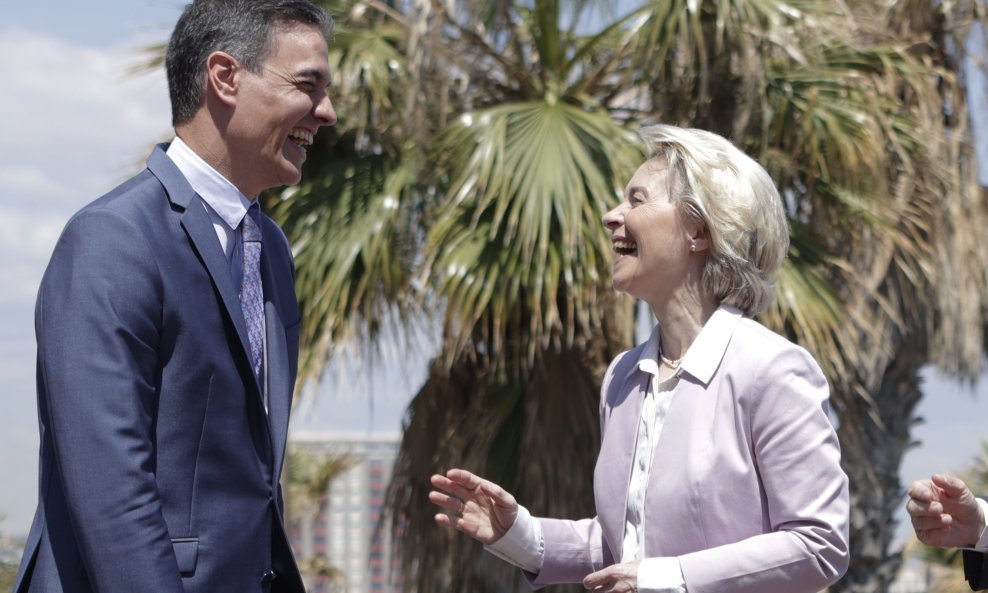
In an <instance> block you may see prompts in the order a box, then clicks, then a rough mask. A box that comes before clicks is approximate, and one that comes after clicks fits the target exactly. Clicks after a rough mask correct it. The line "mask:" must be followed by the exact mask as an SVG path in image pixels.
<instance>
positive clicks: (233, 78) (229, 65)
mask: <svg viewBox="0 0 988 593" xmlns="http://www.w3.org/2000/svg"><path fill="white" fill-rule="evenodd" d="M241 71H242V67H241V65H240V62H238V61H237V59H236V58H234V57H233V56H231V55H230V54H228V53H226V52H223V51H214V52H213V53H211V54H209V57H208V58H206V92H207V93H209V94H212V95H213V96H214V97H216V98H217V99H219V100H220V101H222V102H223V103H226V104H228V105H233V104H235V103H236V101H237V88H238V85H239V82H240V80H239V75H240V72H241Z"/></svg>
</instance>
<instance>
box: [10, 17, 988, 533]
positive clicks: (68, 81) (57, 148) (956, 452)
mask: <svg viewBox="0 0 988 593" xmlns="http://www.w3.org/2000/svg"><path fill="white" fill-rule="evenodd" d="M182 4H183V2H180V1H178V0H127V1H125V0H93V1H91V2H77V1H69V0H60V1H55V2H51V1H48V2H44V1H42V2H36V3H28V2H6V3H4V4H3V5H2V6H0V80H2V81H4V82H3V86H2V87H0V88H2V90H0V131H2V132H3V133H2V134H0V249H2V252H3V253H5V254H7V257H5V258H2V259H0V278H3V290H2V291H0V385H2V386H3V391H2V397H0V475H2V476H3V477H4V483H5V486H4V487H3V488H0V515H4V516H6V519H5V521H4V522H3V523H0V529H2V530H4V531H7V532H9V533H13V534H20V535H22V534H24V533H26V532H27V529H28V527H29V525H30V520H31V516H32V514H33V511H34V505H35V497H36V492H37V446H38V436H37V416H36V412H35V388H34V357H35V343H34V331H33V314H34V313H33V310H34V297H35V292H36V291H37V286H38V282H39V281H40V278H41V274H42V273H43V271H44V267H45V265H46V264H47V261H48V257H49V255H50V252H51V249H52V247H53V245H54V242H55V240H56V238H57V237H58V233H59V232H60V230H61V227H62V225H63V224H64V223H65V221H66V220H67V219H68V217H69V216H70V215H71V214H72V213H73V212H74V211H76V210H78V209H79V208H80V207H82V206H83V205H84V204H86V203H87V202H89V201H91V200H93V199H95V198H96V197H98V196H99V195H101V194H102V193H103V192H105V191H107V190H109V189H110V188H112V187H113V186H114V185H116V184H117V183H118V182H120V181H122V180H123V179H125V178H126V177H128V176H129V175H131V174H132V173H133V172H135V171H136V170H137V168H138V167H140V166H141V164H142V163H143V161H144V158H145V157H146V155H147V153H148V152H149V150H150V147H151V145H153V144H154V143H155V142H157V141H160V140H162V139H167V138H168V137H169V135H170V126H169V111H168V100H167V90H166V87H165V84H164V80H163V78H164V77H163V74H162V73H160V72H154V73H150V74H143V75H140V76H134V75H132V74H130V71H131V69H132V68H133V67H134V66H135V65H137V64H139V63H140V61H141V58H142V55H141V53H140V51H138V48H140V47H143V46H145V45H147V44H149V43H155V42H162V41H164V40H165V39H166V38H167V36H168V33H169V31H170V29H171V26H172V24H173V23H174V21H175V20H176V19H177V17H178V15H179V13H180V10H181V6H182ZM426 342H428V340H426ZM423 350H428V347H424V348H423ZM422 359H423V356H422V355H418V356H416V355H415V354H412V355H410V354H409V352H408V351H407V350H402V349H400V348H398V347H395V348H394V349H393V350H391V351H388V352H385V353H384V358H383V362H382V363H381V364H378V365H375V368H376V369H378V371H379V372H377V373H371V372H369V371H368V370H367V367H366V366H360V365H358V364H354V363H353V362H352V360H353V358H351V357H348V358H347V360H349V361H351V362H349V363H348V364H345V365H337V366H336V367H334V368H333V369H331V370H330V371H329V372H328V373H327V380H326V381H324V384H323V385H320V386H318V387H314V388H313V389H312V391H311V392H310V393H307V394H306V395H307V396H308V398H307V402H309V403H310V405H303V406H301V407H300V410H302V411H303V412H304V415H302V416H299V417H297V418H296V419H295V420H293V423H294V424H293V426H294V429H301V430H306V431H334V432H368V431H373V432H397V430H398V429H399V426H400V418H401V416H402V414H403V410H404V407H405V405H406V403H407V400H408V398H409V397H410V396H411V395H412V394H413V393H414V391H415V389H416V388H417V386H418V383H419V382H420V381H421V379H422V378H423V376H424V373H423V369H422V365H416V364H415V362H416V361H421V360H422ZM409 360H411V361H412V364H409V363H408V361H409ZM381 368H386V369H388V370H386V371H384V372H380V369H381ZM925 385H926V388H925V390H926V393H927V395H926V397H925V398H924V400H923V403H921V404H920V409H919V414H920V415H921V416H923V417H925V422H924V423H923V424H921V425H919V426H918V427H917V428H916V429H915V430H914V433H913V436H914V438H915V440H916V441H917V442H918V443H919V444H918V445H917V447H916V448H914V449H913V450H912V451H911V452H910V454H909V455H908V456H907V458H906V461H905V463H904V464H903V468H902V472H901V476H902V480H903V482H904V483H908V482H909V481H911V480H913V479H916V478H920V477H926V476H928V475H929V474H930V473H932V472H934V471H939V470H942V469H958V468H961V467H963V466H964V465H966V464H967V463H968V462H969V461H970V459H972V458H973V456H974V455H975V454H976V453H977V451H978V449H979V441H980V440H981V439H984V438H986V437H988V380H982V381H979V382H978V383H977V384H976V385H974V386H972V387H970V388H968V387H964V386H960V385H958V384H956V383H953V382H951V381H948V380H944V379H942V378H940V377H938V376H937V375H936V374H935V373H932V372H931V373H928V374H927V380H926V382H925ZM371 393H373V394H374V396H373V397H372V398H371V397H368V394H371ZM902 516H904V514H903V515H902Z"/></svg>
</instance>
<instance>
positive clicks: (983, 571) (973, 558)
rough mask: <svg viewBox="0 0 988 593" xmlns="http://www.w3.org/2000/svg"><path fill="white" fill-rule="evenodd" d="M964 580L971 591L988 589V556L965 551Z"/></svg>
mask: <svg viewBox="0 0 988 593" xmlns="http://www.w3.org/2000/svg"><path fill="white" fill-rule="evenodd" d="M963 555H964V579H965V580H966V581H967V583H968V584H969V585H971V589H973V590H975V591H980V590H982V589H986V588H988V554H985V553H984V552H975V551H974V550H963Z"/></svg>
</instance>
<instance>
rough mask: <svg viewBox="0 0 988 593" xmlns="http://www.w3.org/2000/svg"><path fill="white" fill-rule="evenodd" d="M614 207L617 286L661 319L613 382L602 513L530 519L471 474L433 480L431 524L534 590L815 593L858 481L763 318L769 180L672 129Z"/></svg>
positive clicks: (795, 365) (834, 571)
mask: <svg viewBox="0 0 988 593" xmlns="http://www.w3.org/2000/svg"><path fill="white" fill-rule="evenodd" d="M641 135H642V138H643V140H644V141H645V144H646V146H647V148H648V150H649V151H650V156H649V158H648V159H647V160H646V161H645V163H644V164H643V165H642V166H641V167H640V168H639V169H638V171H637V172H636V173H635V175H634V177H632V178H631V181H630V182H629V184H628V187H627V189H626V190H625V195H624V200H623V201H622V202H621V204H620V205H618V206H617V207H616V208H614V209H613V210H611V211H610V212H608V213H607V214H606V215H605V216H604V218H603V222H604V226H605V227H607V229H608V230H609V231H610V232H611V240H612V242H613V245H614V251H615V253H616V255H617V259H616V260H615V262H614V269H613V275H614V279H613V283H614V287H615V288H616V289H618V290H620V291H623V292H626V293H628V294H630V295H632V296H634V297H637V298H639V299H642V300H644V301H646V302H647V303H648V304H649V305H650V306H651V308H652V312H653V313H654V314H655V318H656V319H657V321H658V324H657V325H656V327H655V329H654V330H653V332H652V335H651V337H650V338H649V340H648V341H647V342H645V343H644V344H641V345H639V346H638V347H637V348H634V349H632V350H629V351H627V352H625V353H623V354H621V355H619V356H618V357H617V358H616V359H615V360H614V361H613V362H612V363H611V365H610V367H609V368H608V370H607V373H606V374H605V376H604V380H603V384H602V387H601V404H600V422H601V433H602V434H601V446H600V454H599V457H598V459H597V465H596V469H595V471H594V498H595V502H596V507H597V516H596V517H595V518H593V519H585V520H582V521H563V520H557V519H542V518H540V519H535V518H532V517H531V516H530V515H529V514H528V512H527V511H526V510H525V508H524V507H522V506H520V505H518V504H517V502H516V501H515V499H514V497H512V496H511V495H510V494H508V493H507V492H505V491H504V490H503V489H501V488H500V487H498V486H497V485H496V484H493V483H491V482H488V481H487V480H484V479H482V478H480V477H478V476H475V475H473V474H471V473H470V472H467V471H464V470H459V469H453V470H450V471H449V472H447V473H446V475H445V476H441V475H435V476H433V477H432V484H433V486H434V487H435V488H436V490H434V491H432V492H430V493H429V498H430V500H431V501H432V502H433V503H435V504H437V505H438V506H440V507H442V509H444V511H445V512H444V513H441V514H439V515H437V516H436V522H437V523H439V524H440V525H445V526H448V527H452V528H455V529H458V530H460V531H463V532H464V533H466V534H468V535H470V536H472V537H474V538H475V539H477V540H479V541H481V542H482V543H484V544H486V545H487V546H488V550H489V551H491V552H492V553H494V554H496V555H498V556H499V557H501V558H503V559H505V560H507V561H509V562H511V563H513V564H515V565H517V566H519V567H521V568H522V569H523V570H524V571H525V575H526V577H527V578H528V579H529V581H530V583H532V585H534V586H542V585H548V584H552V583H563V582H580V581H582V582H583V584H584V585H585V586H586V587H587V588H588V589H592V590H599V591H613V592H618V593H627V592H629V591H639V592H642V593H644V592H654V591H658V592H663V593H666V592H683V591H687V592H688V593H706V592H718V593H723V592H751V593H773V592H778V593H800V592H806V593H814V592H817V591H820V590H822V589H824V588H826V587H827V586H828V585H830V584H832V583H834V582H835V581H837V579H839V578H840V577H841V576H842V575H843V574H844V572H845V570H846V569H847V563H848V545H847V540H848V512H849V511H848V509H849V505H848V490H847V476H846V475H845V474H844V472H843V471H842V470H841V468H840V450H839V446H838V443H837V436H836V433H835V432H834V429H833V427H832V426H831V424H830V421H829V417H828V403H827V402H828V398H829V391H828V387H827V382H826V379H825V378H824V377H823V374H822V372H821V371H820V368H819V366H818V365H817V364H816V362H815V361H814V360H813V359H812V358H811V357H810V355H809V354H808V353H807V352H806V351H805V350H803V349H802V348H800V347H799V346H796V345H794V344H792V343H791V342H789V341H787V340H786V339H784V338H782V337H781V336H779V335H777V334H775V333H772V332H771V331H769V330H768V329H766V328H765V327H763V326H762V325H760V324H759V323H757V322H756V321H754V320H752V319H751V317H752V316H754V315H756V314H758V313H759V312H761V311H762V310H763V309H765V307H766V306H767V305H768V303H769V300H770V298H771V295H772V285H773V282H774V278H775V274H776V272H777V271H778V269H779V267H780V266H781V264H782V260H783V258H784V257H785V254H786V251H787V249H788V246H789V234H788V226H787V223H786V217H785V213H784V211H783V207H782V200H781V199H780V197H779V194H778V192H777V191H776V189H775V187H774V185H773V183H772V179H771V178H770V177H769V175H768V173H766V172H765V170H764V169H763V168H762V167H761V166H759V165H758V164H757V163H756V162H755V161H753V160H752V159H750V158H748V157H747V156H745V155H744V154H743V153H741V151H739V150H738V149H737V148H735V147H734V146H733V145H732V144H731V143H730V142H728V141H727V140H725V139H724V138H721V137H720V136H717V135H715V134H711V133H709V132H704V131H700V130H689V129H681V128H676V127H671V126H651V127H648V128H644V129H643V130H642V133H641Z"/></svg>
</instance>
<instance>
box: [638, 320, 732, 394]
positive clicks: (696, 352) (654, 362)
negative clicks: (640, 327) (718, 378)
mask: <svg viewBox="0 0 988 593" xmlns="http://www.w3.org/2000/svg"><path fill="white" fill-rule="evenodd" d="M742 317H743V314H742V313H741V310H740V309H738V308H737V307H731V306H728V305H721V306H720V307H718V308H717V310H716V311H714V313H713V315H711V316H710V319H708V320H707V323H705V324H704V325H703V328H702V329H701V330H700V333H699V334H697V336H696V339H695V340H693V343H692V344H691V345H690V347H689V349H687V350H686V354H685V355H684V356H683V361H682V362H681V363H679V368H678V369H676V374H677V375H680V374H682V373H689V374H690V375H692V376H693V377H695V378H696V379H697V380H699V381H700V382H701V383H703V384H708V383H710V379H712V378H713V376H714V372H716V371H717V367H719V366H720V362H721V360H723V358H724V353H725V352H727V345H728V344H729V343H730V342H731V336H733V335H734V328H735V327H737V325H738V322H739V321H740V320H741V318H742ZM659 335H660V328H659V326H658V325H656V326H655V328H654V329H652V335H651V336H649V338H648V341H647V342H645V345H644V347H643V348H642V351H641V355H640V356H639V357H638V364H637V365H636V366H634V367H632V370H634V369H635V368H637V369H638V370H640V371H643V372H645V373H649V374H650V375H658V373H659V362H658V361H659Z"/></svg>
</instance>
